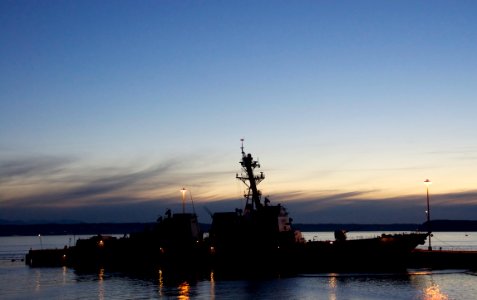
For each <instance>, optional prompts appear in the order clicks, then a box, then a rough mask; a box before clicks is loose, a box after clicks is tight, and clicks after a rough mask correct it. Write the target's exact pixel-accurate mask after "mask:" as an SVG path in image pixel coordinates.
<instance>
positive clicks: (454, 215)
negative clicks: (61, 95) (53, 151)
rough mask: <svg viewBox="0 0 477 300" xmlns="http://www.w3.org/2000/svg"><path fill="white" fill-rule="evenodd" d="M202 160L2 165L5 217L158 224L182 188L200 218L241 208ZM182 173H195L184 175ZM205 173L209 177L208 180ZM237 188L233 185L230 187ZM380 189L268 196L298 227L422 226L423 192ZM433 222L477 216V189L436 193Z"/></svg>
mask: <svg viewBox="0 0 477 300" xmlns="http://www.w3.org/2000/svg"><path fill="white" fill-rule="evenodd" d="M192 161H199V162H200V164H201V166H207V164H204V163H203V161H202V160H201V159H200V157H193V158H190V157H189V158H176V159H167V160H164V161H163V162H155V163H152V164H149V165H146V166H138V165H137V164H129V165H127V164H123V165H116V166H113V167H111V166H94V167H87V166H85V165H84V161H81V160H79V159H74V158H67V157H59V158H54V157H30V158H26V159H22V160H20V159H16V160H11V161H2V162H0V166H1V170H0V180H1V181H2V185H1V186H0V199H1V202H0V205H1V210H0V218H2V219H58V218H61V219H65V218H66V219H80V220H83V221H100V220H103V221H117V222H120V221H121V222H123V221H142V222H147V221H153V220H154V219H155V218H156V217H157V215H158V214H160V213H161V212H163V211H165V209H166V208H171V209H173V210H175V211H180V209H181V208H180V206H181V204H180V201H178V200H179V193H178V189H179V188H180V187H181V183H184V182H186V183H187V186H186V187H192V190H193V191H195V194H194V200H195V209H196V212H197V213H198V214H199V217H200V218H201V221H203V222H209V221H210V217H209V216H208V213H207V211H206V209H205V208H207V209H208V210H209V211H211V212H219V211H233V210H234V209H235V208H242V207H243V205H244V201H243V199H241V198H240V196H239V197H236V198H233V197H231V196H230V195H227V194H223V191H224V190H225V189H224V188H223V186H222V185H221V181H220V180H221V178H223V177H224V175H230V174H233V173H235V172H232V171H230V172H229V171H223V170H205V171H203V172H202V170H200V169H199V170H198V169H196V168H184V166H188V167H190V165H191V162H192ZM184 169H185V170H187V171H188V170H189V169H191V170H193V171H192V172H186V171H184ZM203 174H207V176H204V175H203ZM232 188H233V185H232ZM380 192H381V191H379V190H353V191H339V190H336V191H333V190H328V191H323V190H322V191H316V192H315V193H314V194H310V192H309V191H307V192H302V191H298V190H295V191H290V192H286V193H278V194H275V195H273V196H272V197H270V199H271V200H272V203H274V204H277V203H281V204H283V205H284V206H285V207H287V208H288V211H289V212H290V216H291V217H292V218H294V219H295V222H309V223H348V222H355V223H407V222H412V223H420V222H423V221H424V220H425V210H426V201H425V196H424V195H406V196H400V197H387V198H386V197H380V198H379V197H377V196H376V195H378V194H380ZM431 211H432V216H433V218H441V219H475V215H477V190H469V191H459V192H451V193H444V194H436V195H431Z"/></svg>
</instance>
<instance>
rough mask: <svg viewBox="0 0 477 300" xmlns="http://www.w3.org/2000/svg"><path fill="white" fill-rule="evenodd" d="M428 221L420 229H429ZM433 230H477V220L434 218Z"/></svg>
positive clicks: (432, 222)
mask: <svg viewBox="0 0 477 300" xmlns="http://www.w3.org/2000/svg"><path fill="white" fill-rule="evenodd" d="M427 228H428V227H427V222H425V223H424V224H422V225H421V226H420V227H419V229H420V230H421V231H427ZM431 231H464V232H465V231H477V221H471V220H434V221H431Z"/></svg>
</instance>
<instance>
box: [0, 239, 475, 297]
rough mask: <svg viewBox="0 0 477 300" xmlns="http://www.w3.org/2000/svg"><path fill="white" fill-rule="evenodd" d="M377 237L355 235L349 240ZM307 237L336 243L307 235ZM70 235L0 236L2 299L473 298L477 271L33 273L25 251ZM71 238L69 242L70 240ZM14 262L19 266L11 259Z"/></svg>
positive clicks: (441, 242) (470, 245) (437, 243)
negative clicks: (246, 275) (251, 276)
mask: <svg viewBox="0 0 477 300" xmlns="http://www.w3.org/2000/svg"><path fill="white" fill-rule="evenodd" d="M378 234H379V233H370V232H362V233H355V234H352V235H351V234H350V236H349V237H350V238H353V237H357V236H362V237H369V236H373V235H378ZM305 237H306V238H307V239H313V238H315V239H332V238H333V236H332V234H331V235H330V234H328V233H321V232H320V233H307V234H306V235H305ZM75 238H77V237H72V236H43V237H41V241H40V238H39V237H0V298H1V299H31V298H35V299H189V298H190V299H330V300H331V299H429V300H430V299H475V297H476V296H475V295H477V274H475V273H472V272H468V271H466V270H444V271H426V270H409V272H408V273H406V274H301V275H299V276H296V277H292V278H273V279H261V280H217V279H216V278H215V276H214V274H213V273H211V274H205V275H204V276H201V277H198V276H192V275H190V276H183V277H180V278H174V279H172V278H168V277H167V276H166V274H163V273H161V272H158V273H157V274H154V275H148V276H140V275H125V274H121V273H108V272H104V271H101V270H100V271H98V272H97V273H93V274H91V273H88V274H82V273H77V272H75V271H74V270H72V269H68V268H35V269H32V268H29V267H27V266H25V265H24V263H23V262H21V261H20V260H18V258H21V257H22V256H23V255H24V253H26V252H27V251H28V249H30V248H33V249H40V248H41V247H43V248H55V247H57V248H62V247H63V246H64V245H68V244H70V243H71V244H74V239H75ZM70 239H71V240H70ZM432 242H433V246H434V247H443V248H444V247H446V248H458V249H463V248H465V249H477V233H458V232H456V233H436V234H435V235H434V238H433V240H432ZM12 259H14V261H12Z"/></svg>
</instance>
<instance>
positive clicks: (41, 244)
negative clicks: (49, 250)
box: [38, 233, 43, 250]
mask: <svg viewBox="0 0 477 300" xmlns="http://www.w3.org/2000/svg"><path fill="white" fill-rule="evenodd" d="M38 238H39V239H40V247H41V249H42V250H43V241H42V239H41V234H40V233H39V234H38Z"/></svg>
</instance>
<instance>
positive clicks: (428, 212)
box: [424, 179, 432, 251]
mask: <svg viewBox="0 0 477 300" xmlns="http://www.w3.org/2000/svg"><path fill="white" fill-rule="evenodd" d="M424 184H425V185H426V192H427V211H426V214H427V235H428V236H429V247H428V248H427V249H428V250H429V251H432V245H431V235H432V233H431V209H430V207H429V185H431V184H432V182H431V181H430V180H429V179H426V180H425V181H424Z"/></svg>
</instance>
